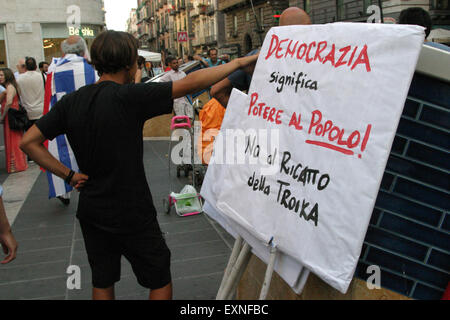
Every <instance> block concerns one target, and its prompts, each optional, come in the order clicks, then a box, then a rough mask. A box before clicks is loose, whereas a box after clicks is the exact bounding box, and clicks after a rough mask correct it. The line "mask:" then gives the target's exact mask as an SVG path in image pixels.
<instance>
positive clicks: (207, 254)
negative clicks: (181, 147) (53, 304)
mask: <svg viewBox="0 0 450 320" xmlns="http://www.w3.org/2000/svg"><path fill="white" fill-rule="evenodd" d="M168 146H169V143H168V141H144V164H145V169H146V175H147V180H148V182H149V185H150V190H151V192H152V195H153V200H154V202H155V206H156V209H157V211H158V221H159V223H160V226H161V229H162V231H163V232H164V234H165V238H166V241H167V244H168V246H169V248H170V250H171V252H172V261H171V271H172V279H173V287H174V291H173V292H174V299H177V300H178V299H180V300H181V299H194V300H196V299H198V300H200V299H201V300H209V299H215V296H216V293H217V290H218V288H219V285H220V281H221V279H222V276H223V272H224V269H225V267H226V264H227V261H228V258H229V255H230V253H231V248H232V245H233V241H234V239H233V238H232V237H231V236H230V235H229V234H228V233H227V232H226V231H224V230H223V229H222V228H221V227H220V226H219V225H218V224H217V223H215V222H213V221H212V220H211V219H209V218H208V217H207V216H206V215H205V214H201V215H196V216H190V217H184V218H182V217H178V216H177V215H176V213H175V210H174V209H173V210H172V211H171V213H170V214H169V215H167V214H166V213H164V212H163V206H162V199H163V198H164V197H167V195H168V194H169V188H170V181H171V182H172V188H173V189H172V190H171V191H175V192H179V191H180V190H181V189H182V187H183V186H184V185H185V184H187V183H188V182H189V180H188V179H187V178H180V179H179V178H176V174H175V168H174V166H173V165H172V166H171V168H172V170H171V172H172V174H171V178H170V179H169V173H168V166H169V164H168V158H167V155H168ZM0 149H1V148H0ZM0 168H2V169H1V170H0V183H2V184H3V187H4V189H5V191H4V196H3V200H4V203H5V208H6V211H7V214H8V218H9V219H10V221H13V224H12V229H13V232H14V235H15V237H16V239H17V241H18V243H19V250H18V256H17V259H16V260H15V261H13V262H12V263H10V264H7V265H1V266H0V300H4V299H56V300H79V299H90V298H91V288H92V286H91V273H90V268H89V265H88V261H87V256H86V252H85V249H84V243H83V238H82V235H81V230H80V226H79V224H78V221H77V219H76V218H75V212H76V208H77V204H78V193H77V192H73V193H72V199H71V203H70V205H69V206H64V205H63V204H62V203H61V202H59V201H58V200H56V199H52V200H49V199H48V185H47V179H46V175H45V173H43V172H41V171H40V169H39V168H38V166H37V165H36V164H31V165H30V168H29V169H28V170H27V171H26V172H25V173H16V174H11V175H8V174H7V173H6V171H5V169H4V168H5V156H4V150H0ZM124 214H126V213H124ZM71 265H76V266H78V267H80V270H81V289H68V287H67V280H68V277H69V276H70V274H68V273H67V268H68V267H69V266H71ZM116 297H117V299H127V300H128V299H129V300H136V299H147V298H148V290H147V289H145V288H143V287H141V286H140V285H139V284H138V283H137V281H136V278H135V276H134V274H133V272H132V269H131V266H130V264H129V263H128V261H127V260H126V259H125V258H122V277H121V280H120V282H118V283H117V284H116Z"/></svg>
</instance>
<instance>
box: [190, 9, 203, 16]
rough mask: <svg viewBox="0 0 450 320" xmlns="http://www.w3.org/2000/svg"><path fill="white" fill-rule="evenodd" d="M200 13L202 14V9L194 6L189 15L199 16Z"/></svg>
mask: <svg viewBox="0 0 450 320" xmlns="http://www.w3.org/2000/svg"><path fill="white" fill-rule="evenodd" d="M199 15H200V10H199V9H198V8H194V9H192V10H191V12H189V16H190V17H191V18H195V17H198V16H199Z"/></svg>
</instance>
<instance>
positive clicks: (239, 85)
mask: <svg viewBox="0 0 450 320" xmlns="http://www.w3.org/2000/svg"><path fill="white" fill-rule="evenodd" d="M307 24H311V19H310V18H309V16H308V14H307V13H306V12H305V11H304V10H302V9H300V8H297V7H289V8H287V9H286V10H284V11H283V12H282V13H281V16H280V22H279V25H280V26H290V25H307ZM255 51H256V50H254V51H252V52H250V53H249V54H255V53H256V52H255ZM258 51H259V50H258ZM253 71H254V66H253V68H247V69H246V70H245V72H244V71H243V70H238V71H235V72H234V73H232V74H231V75H230V76H229V77H228V78H225V79H224V80H222V81H220V82H218V83H217V84H215V85H214V86H213V87H212V88H211V96H212V97H213V98H215V99H216V100H217V101H219V102H220V104H221V105H222V106H224V107H225V108H226V107H227V105H228V99H229V98H230V94H231V90H232V89H233V88H236V89H239V90H241V91H244V90H248V89H249V87H250V82H251V80H252V75H253Z"/></svg>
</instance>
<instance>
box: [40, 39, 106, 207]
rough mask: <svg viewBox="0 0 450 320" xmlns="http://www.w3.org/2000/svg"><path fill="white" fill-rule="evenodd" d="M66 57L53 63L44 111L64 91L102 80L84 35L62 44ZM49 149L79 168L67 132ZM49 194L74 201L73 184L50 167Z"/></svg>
mask: <svg viewBox="0 0 450 320" xmlns="http://www.w3.org/2000/svg"><path fill="white" fill-rule="evenodd" d="M61 51H62V52H63V56H62V58H56V59H54V61H53V63H52V65H51V66H50V67H49V74H48V76H47V79H48V80H47V86H46V90H45V103H44V114H46V113H48V112H49V110H51V109H52V108H53V106H54V105H55V104H56V102H58V101H59V100H61V99H62V98H63V96H64V95H66V94H68V93H71V92H73V91H75V90H78V89H79V88H81V87H82V86H84V85H89V84H93V83H95V82H96V81H97V80H98V76H97V73H96V72H95V70H94V68H93V67H92V65H90V64H89V62H88V58H89V52H88V48H87V45H86V42H85V41H84V39H83V38H81V37H80V36H70V37H69V38H67V39H66V40H64V41H63V42H62V44H61ZM48 150H49V152H50V153H51V154H52V155H53V156H54V157H55V158H56V159H58V160H59V161H61V162H62V163H63V164H64V165H65V166H67V167H68V168H71V169H72V170H74V171H78V170H79V169H78V164H77V160H76V159H75V155H74V153H73V150H72V147H71V146H70V143H69V141H68V139H67V137H66V136H65V135H61V136H58V137H57V138H56V139H53V140H52V141H49V142H48ZM47 180H48V198H49V199H54V198H57V199H58V200H59V201H61V202H62V203H63V204H64V205H66V206H68V205H69V204H70V193H71V192H72V190H73V188H72V186H70V184H68V183H65V182H64V180H63V179H61V178H59V177H58V176H56V175H54V174H52V173H51V172H49V171H47Z"/></svg>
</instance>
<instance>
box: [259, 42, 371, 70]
mask: <svg viewBox="0 0 450 320" xmlns="http://www.w3.org/2000/svg"><path fill="white" fill-rule="evenodd" d="M367 50H368V47H367V45H364V46H363V47H362V48H359V47H358V46H355V47H352V46H346V47H343V48H340V49H336V45H335V44H334V43H332V44H331V45H330V44H329V43H328V42H327V41H320V42H317V43H316V42H315V41H313V42H311V43H301V42H300V41H298V40H297V41H296V40H292V39H282V40H280V39H279V38H278V36H277V35H275V34H273V35H272V39H271V41H270V47H269V50H268V51H267V55H266V58H265V59H266V60H267V59H269V58H270V57H272V56H273V57H275V58H276V59H282V58H286V57H288V56H289V57H290V58H293V59H298V60H304V61H305V62H306V63H311V62H317V63H322V64H326V63H329V64H331V65H332V66H333V67H335V68H339V67H341V66H346V67H348V68H350V70H354V69H355V68H356V67H357V66H358V65H360V64H362V65H363V66H365V68H366V71H367V72H370V71H371V67H370V61H369V55H368V53H367ZM357 53H358V54H357Z"/></svg>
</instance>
